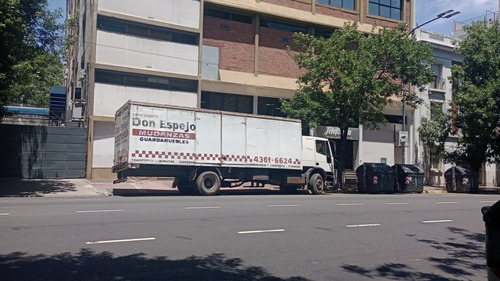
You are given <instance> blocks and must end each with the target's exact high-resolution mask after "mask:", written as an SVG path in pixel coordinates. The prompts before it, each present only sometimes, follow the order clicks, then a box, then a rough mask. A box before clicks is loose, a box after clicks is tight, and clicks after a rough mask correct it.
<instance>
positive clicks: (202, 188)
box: [196, 171, 221, 195]
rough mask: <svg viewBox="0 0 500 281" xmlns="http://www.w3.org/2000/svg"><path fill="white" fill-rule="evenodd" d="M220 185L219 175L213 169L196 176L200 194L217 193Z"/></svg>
mask: <svg viewBox="0 0 500 281" xmlns="http://www.w3.org/2000/svg"><path fill="white" fill-rule="evenodd" d="M220 185H221V184H220V178H219V175H217V174H216V173H215V172H212V171H206V172H203V173H201V174H200V175H199V176H198V178H196V186H197V187H198V191H199V192H200V195H216V194H217V193H218V192H219V189H220Z"/></svg>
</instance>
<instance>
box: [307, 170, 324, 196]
mask: <svg viewBox="0 0 500 281" xmlns="http://www.w3.org/2000/svg"><path fill="white" fill-rule="evenodd" d="M324 189H325V181H324V180H323V176H321V174H318V173H316V174H313V175H312V176H311V178H310V179H309V190H311V192H312V193H313V194H321V193H323V190H324Z"/></svg>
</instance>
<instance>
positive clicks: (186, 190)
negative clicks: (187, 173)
mask: <svg viewBox="0 0 500 281" xmlns="http://www.w3.org/2000/svg"><path fill="white" fill-rule="evenodd" d="M177 189H178V190H179V192H180V193H181V194H182V195H196V190H195V189H194V186H193V185H190V184H189V180H188V179H187V178H179V179H178V182H177Z"/></svg>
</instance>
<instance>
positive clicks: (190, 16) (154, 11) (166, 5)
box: [97, 0, 200, 28]
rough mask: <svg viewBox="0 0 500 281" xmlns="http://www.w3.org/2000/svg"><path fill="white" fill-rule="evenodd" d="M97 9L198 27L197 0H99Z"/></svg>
mask: <svg viewBox="0 0 500 281" xmlns="http://www.w3.org/2000/svg"><path fill="white" fill-rule="evenodd" d="M97 3H98V10H99V11H109V12H115V13H120V14H126V15H131V16H134V17H141V18H145V19H149V20H157V21H162V22H166V23H170V24H176V25H181V26H187V27H192V28H199V26H200V20H199V18H200V1H199V0H141V1H137V0H99V1H98V2H97Z"/></svg>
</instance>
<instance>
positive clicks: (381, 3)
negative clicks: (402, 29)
mask: <svg viewBox="0 0 500 281" xmlns="http://www.w3.org/2000/svg"><path fill="white" fill-rule="evenodd" d="M402 10H403V1H402V0H370V2H369V13H370V14H371V15H376V16H381V17H385V18H391V19H395V20H401V19H402V18H401V15H402V13H401V11H402Z"/></svg>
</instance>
